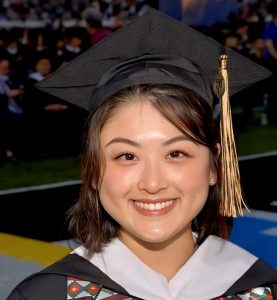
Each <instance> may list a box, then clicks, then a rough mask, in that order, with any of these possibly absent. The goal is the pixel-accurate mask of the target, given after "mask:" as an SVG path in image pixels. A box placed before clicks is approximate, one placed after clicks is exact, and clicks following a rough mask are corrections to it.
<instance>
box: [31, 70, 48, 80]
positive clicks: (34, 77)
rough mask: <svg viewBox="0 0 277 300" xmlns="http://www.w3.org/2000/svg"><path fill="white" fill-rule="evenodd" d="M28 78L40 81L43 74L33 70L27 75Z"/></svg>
mask: <svg viewBox="0 0 277 300" xmlns="http://www.w3.org/2000/svg"><path fill="white" fill-rule="evenodd" d="M29 78H30V79H33V80H36V81H41V80H42V79H43V78H44V76H43V75H42V74H40V73H39V72H34V73H31V74H30V75H29Z"/></svg>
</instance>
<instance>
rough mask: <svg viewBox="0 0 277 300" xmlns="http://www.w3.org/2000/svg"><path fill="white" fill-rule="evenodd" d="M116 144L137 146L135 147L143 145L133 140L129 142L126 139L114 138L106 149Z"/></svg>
mask: <svg viewBox="0 0 277 300" xmlns="http://www.w3.org/2000/svg"><path fill="white" fill-rule="evenodd" d="M114 143H124V144H128V145H131V146H135V147H141V145H140V144H139V143H137V142H135V141H132V140H129V139H126V138H122V137H117V138H113V139H112V140H110V141H109V142H108V143H107V144H106V146H105V148H106V147H108V146H110V145H111V144H114Z"/></svg>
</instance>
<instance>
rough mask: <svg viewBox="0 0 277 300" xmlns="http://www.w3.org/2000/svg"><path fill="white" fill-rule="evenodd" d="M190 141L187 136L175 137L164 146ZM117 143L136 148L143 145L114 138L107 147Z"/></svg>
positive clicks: (164, 143)
mask: <svg viewBox="0 0 277 300" xmlns="http://www.w3.org/2000/svg"><path fill="white" fill-rule="evenodd" d="M189 140H190V139H189V138H188V137H187V136H185V135H178V136H175V137H173V138H171V139H169V140H167V141H165V142H163V144H162V145H163V146H167V145H170V144H173V143H176V142H179V141H189ZM115 143H123V144H128V145H131V146H135V147H141V144H139V143H137V142H135V141H132V140H130V139H126V138H123V137H116V138H113V139H112V140H110V141H109V142H108V143H107V144H106V146H105V148H106V147H108V146H110V145H111V144H115Z"/></svg>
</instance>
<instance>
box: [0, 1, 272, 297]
mask: <svg viewBox="0 0 277 300" xmlns="http://www.w3.org/2000/svg"><path fill="white" fill-rule="evenodd" d="M149 7H154V8H157V9H159V10H161V11H163V12H164V13H166V14H168V15H170V16H172V17H174V18H176V19H178V20H180V21H183V22H185V23H186V24H188V25H191V26H193V27H194V28H196V29H197V30H199V31H200V32H202V33H204V34H206V35H208V36H210V37H212V38H213V39H216V40H217V41H219V42H220V43H222V44H223V45H225V46H227V47H230V48H232V49H233V50H235V51H237V52H239V53H241V54H243V55H244V56H247V57H248V58H250V59H252V60H254V61H256V62H257V63H259V64H261V65H263V66H265V67H266V68H268V69H270V70H271V71H272V76H271V78H269V79H267V80H265V81H263V82H260V83H258V84H256V85H254V86H253V87H250V88H248V89H246V90H245V91H243V92H242V93H240V94H238V95H236V96H235V97H232V99H231V100H232V112H233V122H234V129H235V139H236V144H237V151H238V155H239V165H240V171H241V180H242V185H243V189H244V193H245V199H246V202H247V203H248V204H249V207H250V208H251V211H252V213H251V214H250V213H246V215H245V217H244V218H237V219H236V220H235V223H234V229H233V232H232V236H231V240H232V241H234V242H235V243H237V244H238V245H241V246H243V247H244V248H245V249H247V250H249V251H251V252H252V253H254V254H255V255H257V256H259V257H261V258H262V259H263V260H265V261H266V262H267V263H268V264H271V265H272V266H274V267H277V190H276V184H277V182H276V181H277V180H276V178H277V177H276V170H277V101H276V100H277V98H276V96H277V95H276V94H277V88H276V84H277V81H276V74H277V1H270V0H240V1H239V0H182V1H181V0H160V1H158V0H149V1H143V0H122V1H119V0H50V1H46V0H33V1H31V0H28V1H27V0H2V1H1V2H0V207H1V209H0V299H5V297H6V296H7V295H8V293H9V291H10V290H11V289H12V287H14V286H15V285H16V284H17V283H18V282H19V281H20V280H22V279H23V278H24V277H26V276H27V275H28V274H30V273H32V272H34V271H36V270H39V269H41V268H42V267H44V266H47V265H49V264H51V263H52V262H54V261H55V260H57V259H59V258H60V257H62V256H63V255H65V254H66V253H68V252H69V251H70V249H72V248H74V247H75V246H76V245H75V244H74V242H73V241H72V240H71V237H70V235H69V234H68V233H67V221H66V211H67V210H68V209H69V207H70V206H71V205H72V204H73V203H74V202H75V201H76V199H77V198H78V194H79V190H80V184H81V180H80V151H81V140H82V132H83V129H84V126H85V123H86V119H87V113H86V112H85V111H83V110H81V109H79V108H77V107H74V106H71V105H69V104H68V103H65V102H63V101H62V100H60V99H57V98H54V97H52V96H49V95H46V94H44V93H42V92H40V91H38V90H36V89H35V87H34V85H35V84H36V83H37V82H39V81H40V80H42V79H43V78H44V77H45V76H47V75H49V74H50V73H51V72H54V71H55V70H56V69H58V68H59V67H60V66H62V65H64V64H67V63H68V62H70V61H71V60H72V59H73V58H75V57H77V56H78V55H80V54H81V53H82V52H84V51H86V50H87V49H88V48H89V47H91V46H92V45H95V44H96V43H98V42H100V41H101V40H102V39H104V38H105V37H107V36H108V35H109V34H111V33H112V32H113V31H115V30H117V29H119V28H120V27H122V26H125V25H126V24H127V23H129V22H130V21H131V20H133V19H134V18H136V17H137V16H138V15H141V14H143V13H144V12H145V11H146V10H147V8H149ZM203 51H205V49H203ZM88 63H89V62H88ZM76 76H78V74H76Z"/></svg>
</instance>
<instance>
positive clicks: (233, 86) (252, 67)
mask: <svg viewBox="0 0 277 300" xmlns="http://www.w3.org/2000/svg"><path fill="white" fill-rule="evenodd" d="M221 48H222V46H221V45H220V44H219V43H218V42H216V41H214V40H212V39H211V38H209V37H207V36H205V35H203V34H201V33H199V32H198V31H196V30H194V29H192V28H191V27H189V26H186V25H185V24H184V23H181V22H179V21H176V20H175V19H172V18H171V17H168V16H166V15H164V14H163V13H161V12H159V11H157V10H154V9H149V10H148V11H147V12H146V13H145V14H144V15H142V16H141V17H138V18H137V19H136V20H134V21H133V22H131V23H129V24H128V25H126V26H125V27H123V28H121V29H119V30H117V31H115V32H114V33H113V34H111V35H109V36H108V37H107V38H106V39H104V40H102V41H101V42H99V43H98V44H96V45H95V46H94V47H92V48H90V49H89V50H87V51H86V52H85V53H83V54H81V55H80V56H79V57H77V58H76V59H74V60H73V61H71V62H70V63H69V64H67V65H65V66H63V67H62V68H60V69H59V70H57V71H56V72H54V73H52V74H51V75H50V76H48V77H47V78H46V79H44V80H42V81H41V82H40V83H39V84H38V85H37V87H38V88H39V89H41V90H43V91H45V92H47V93H50V94H52V95H55V96H56V97H59V98H61V99H63V100H66V101H68V102H71V103H73V104H75V105H78V106H80V107H82V108H84V109H86V110H91V109H95V107H97V106H98V105H99V104H100V103H101V102H102V101H104V99H105V98H107V97H108V96H111V94H113V93H115V92H116V91H118V90H119V89H121V88H125V87H128V86H131V85H135V84H145V83H167V84H175V85H180V86H184V87H186V88H189V89H192V90H194V91H195V92H197V93H198V94H200V95H201V96H202V97H203V98H205V99H206V100H207V101H208V102H209V103H210V104H211V103H212V98H213V89H212V86H213V82H214V80H215V78H216V76H217V74H218V59H219V55H220V51H221ZM227 54H228V72H229V90H230V94H231V95H232V94H234V93H236V92H238V91H240V90H242V89H244V88H246V87H248V86H249V85H251V84H253V83H255V82H257V81H259V80H262V79H264V78H266V77H268V76H269V75H270V72H269V71H268V70H266V69H264V68H263V67H261V66H259V65H257V64H255V63H253V62H252V61H250V60H249V59H247V58H245V57H243V56H241V55H239V54H238V53H236V52H234V51H232V50H230V49H228V50H227Z"/></svg>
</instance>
